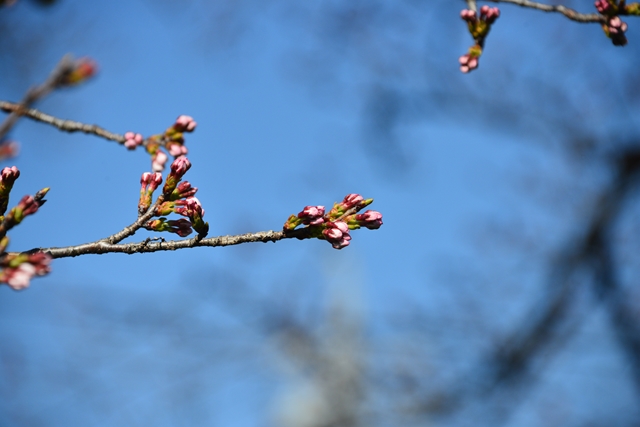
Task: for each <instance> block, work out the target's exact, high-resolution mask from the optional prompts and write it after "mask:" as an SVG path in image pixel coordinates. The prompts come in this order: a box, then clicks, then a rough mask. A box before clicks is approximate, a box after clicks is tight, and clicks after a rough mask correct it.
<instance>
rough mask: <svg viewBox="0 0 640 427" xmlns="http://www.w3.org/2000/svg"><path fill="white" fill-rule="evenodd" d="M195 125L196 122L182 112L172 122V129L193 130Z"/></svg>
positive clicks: (178, 130)
mask: <svg viewBox="0 0 640 427" xmlns="http://www.w3.org/2000/svg"><path fill="white" fill-rule="evenodd" d="M197 125H198V123H196V121H195V120H193V117H191V116H185V115H184V114H183V115H181V116H178V118H177V119H176V121H175V123H174V124H173V129H175V131H176V132H193V131H194V130H195V129H196V126H197Z"/></svg>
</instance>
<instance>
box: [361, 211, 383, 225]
mask: <svg viewBox="0 0 640 427" xmlns="http://www.w3.org/2000/svg"><path fill="white" fill-rule="evenodd" d="M356 221H358V224H359V225H360V226H361V227H366V228H368V229H370V230H376V229H378V228H380V226H381V225H382V214H381V213H380V212H377V211H372V210H368V211H366V212H365V213H363V214H358V215H356Z"/></svg>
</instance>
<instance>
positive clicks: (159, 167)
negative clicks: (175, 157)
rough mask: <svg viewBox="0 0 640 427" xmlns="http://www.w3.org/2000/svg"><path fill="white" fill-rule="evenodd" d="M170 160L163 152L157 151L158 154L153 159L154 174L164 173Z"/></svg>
mask: <svg viewBox="0 0 640 427" xmlns="http://www.w3.org/2000/svg"><path fill="white" fill-rule="evenodd" d="M168 159H169V157H167V155H166V154H165V153H164V152H163V151H160V150H158V151H156V154H154V155H153V157H152V158H151V169H152V170H153V171H154V172H162V171H163V170H164V165H165V164H166V163H167V160H168Z"/></svg>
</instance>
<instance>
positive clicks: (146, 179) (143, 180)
mask: <svg viewBox="0 0 640 427" xmlns="http://www.w3.org/2000/svg"><path fill="white" fill-rule="evenodd" d="M150 182H151V172H145V173H143V174H142V176H141V177H140V184H141V185H142V188H143V189H144V188H147V185H149V183H150Z"/></svg>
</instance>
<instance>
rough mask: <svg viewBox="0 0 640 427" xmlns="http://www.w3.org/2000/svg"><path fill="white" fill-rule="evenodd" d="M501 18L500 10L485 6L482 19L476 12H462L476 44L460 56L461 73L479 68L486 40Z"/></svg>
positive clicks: (481, 12) (482, 10)
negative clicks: (492, 27) (492, 26)
mask: <svg viewBox="0 0 640 427" xmlns="http://www.w3.org/2000/svg"><path fill="white" fill-rule="evenodd" d="M499 16H500V9H498V8H497V7H489V6H487V5H484V6H482V7H481V8H480V17H478V16H477V14H476V12H475V11H473V10H470V9H464V10H463V11H462V12H460V17H461V18H462V19H463V20H464V21H466V23H467V27H468V28H469V32H470V33H471V36H472V37H473V40H474V41H475V44H474V45H473V46H471V47H470V48H469V52H468V53H466V54H464V55H462V56H460V58H459V59H458V61H459V62H460V71H462V72H463V73H468V72H469V71H471V70H475V69H476V68H478V64H479V63H478V61H479V59H480V56H481V55H482V48H483V46H484V40H485V38H486V37H487V35H488V34H489V31H490V30H491V25H493V23H494V22H495V21H496V19H498V17H499Z"/></svg>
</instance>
